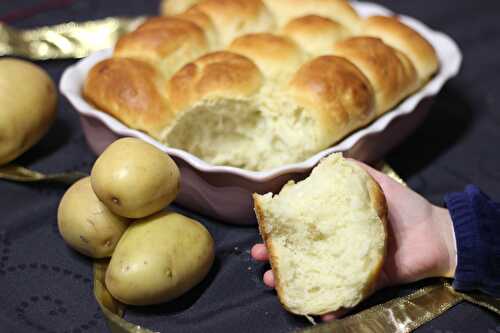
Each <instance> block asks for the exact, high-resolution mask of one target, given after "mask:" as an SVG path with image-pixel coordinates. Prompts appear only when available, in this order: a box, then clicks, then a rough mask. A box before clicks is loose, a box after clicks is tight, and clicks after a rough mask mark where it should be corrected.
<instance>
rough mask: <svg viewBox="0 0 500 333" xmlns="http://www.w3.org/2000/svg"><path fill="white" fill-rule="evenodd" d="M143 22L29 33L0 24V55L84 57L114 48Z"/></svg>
mask: <svg viewBox="0 0 500 333" xmlns="http://www.w3.org/2000/svg"><path fill="white" fill-rule="evenodd" d="M144 19H145V18H144V17H137V18H120V17H109V18H106V19H103V20H96V21H88V22H68V23H63V24H58V25H54V26H46V27H40V28H35V29H29V30H20V29H15V28H12V27H9V26H7V25H5V24H2V23H0V56H3V55H11V56H20V57H24V58H28V59H32V60H47V59H68V58H83V57H86V56H88V55H89V54H91V53H93V52H95V51H98V50H102V49H106V48H110V47H113V46H114V45H115V42H116V40H117V39H118V37H120V36H121V35H123V34H124V33H126V32H128V31H131V30H134V29H135V28H136V27H137V26H138V25H139V24H140V23H141V22H142V21H144Z"/></svg>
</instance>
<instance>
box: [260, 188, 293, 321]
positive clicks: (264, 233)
mask: <svg viewBox="0 0 500 333" xmlns="http://www.w3.org/2000/svg"><path fill="white" fill-rule="evenodd" d="M252 197H253V202H254V210H255V215H256V216H257V221H258V226H259V233H260V236H261V237H262V240H263V241H264V244H265V245H266V248H267V253H268V255H269V264H270V265H271V269H272V271H273V273H274V274H273V276H274V286H275V287H274V289H275V290H276V293H277V294H278V300H279V301H280V303H281V305H282V306H283V307H284V308H285V309H286V310H287V311H288V312H292V313H295V312H294V311H293V310H292V309H290V308H289V307H288V306H287V304H286V303H285V302H284V301H283V299H284V296H283V295H284V291H283V287H282V284H281V280H280V275H281V274H280V267H279V265H278V260H277V258H276V250H275V248H274V245H273V242H272V240H271V239H270V238H269V237H268V233H269V231H268V229H267V228H268V223H267V221H266V219H265V217H264V211H263V209H262V206H261V204H260V201H259V195H258V194H256V193H254V194H253V195H252ZM296 314H300V313H296Z"/></svg>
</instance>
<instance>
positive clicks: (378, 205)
mask: <svg viewBox="0 0 500 333" xmlns="http://www.w3.org/2000/svg"><path fill="white" fill-rule="evenodd" d="M357 167H358V168H360V167H359V166H357ZM360 169H361V168H360ZM362 171H363V172H365V173H366V171H364V170H362ZM366 174H367V176H368V177H369V185H368V186H369V187H368V193H369V195H370V201H371V204H372V206H373V207H374V208H375V210H376V212H377V215H378V217H379V218H380V221H381V223H382V225H383V227H384V236H385V238H384V253H383V255H382V259H381V260H380V262H379V264H378V267H377V268H376V269H375V271H374V273H373V275H372V277H371V279H370V282H369V283H368V284H367V286H366V288H365V290H363V297H364V298H366V297H368V296H370V295H371V294H372V293H373V292H374V291H375V288H376V287H377V283H378V280H379V278H380V274H381V273H382V270H383V267H384V264H385V257H386V254H387V244H388V232H389V230H388V224H389V220H388V208H387V201H386V199H385V195H384V192H383V190H382V188H381V187H380V185H379V184H378V183H377V182H376V181H375V179H373V177H372V176H370V175H369V174H368V173H366Z"/></svg>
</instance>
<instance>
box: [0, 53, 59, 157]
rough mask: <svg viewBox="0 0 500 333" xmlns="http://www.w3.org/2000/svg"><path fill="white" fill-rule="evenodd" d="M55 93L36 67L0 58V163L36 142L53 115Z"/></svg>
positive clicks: (53, 87) (20, 61)
mask: <svg viewBox="0 0 500 333" xmlns="http://www.w3.org/2000/svg"><path fill="white" fill-rule="evenodd" d="M56 104H57V92H56V88H55V86H54V83H53V82H52V80H51V78H50V77H49V76H48V75H47V73H45V71H44V70H43V69H41V68H40V67H38V66H36V65H34V64H32V63H30V62H27V61H24V60H17V59H12V58H4V59H0V165H2V164H5V163H8V162H10V161H12V160H14V159H15V158H17V157H18V156H19V155H21V154H22V153H24V152H25V151H26V150H28V149H29V148H31V146H33V145H34V144H35V143H37V142H38V140H40V139H41V138H42V136H44V135H45V133H46V132H47V131H48V129H49V127H50V125H51V124H52V122H53V120H54V118H55V115H56Z"/></svg>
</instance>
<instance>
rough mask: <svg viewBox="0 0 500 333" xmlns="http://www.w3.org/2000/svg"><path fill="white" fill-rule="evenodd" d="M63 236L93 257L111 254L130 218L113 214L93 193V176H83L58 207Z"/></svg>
mask: <svg viewBox="0 0 500 333" xmlns="http://www.w3.org/2000/svg"><path fill="white" fill-rule="evenodd" d="M57 225H58V227H59V232H60V233H61V236H62V237H63V239H64V240H65V241H66V243H68V245H69V246H71V247H72V248H73V249H75V250H76V251H78V252H80V253H82V254H84V255H87V256H89V257H92V258H104V257H109V256H111V254H112V253H113V250H114V249H115V246H116V244H117V243H118V240H119V239H120V237H121V236H122V234H123V233H124V232H125V230H126V229H127V227H128V219H126V218H124V217H121V216H117V215H115V214H113V213H112V212H111V211H110V210H109V209H108V208H107V207H106V206H105V205H104V204H103V203H102V202H101V201H99V199H98V198H97V196H96V195H95V194H94V191H92V186H91V185H90V177H85V178H83V179H80V180H79V181H77V182H76V183H75V184H73V185H72V186H71V187H70V188H69V189H68V191H66V193H65V194H64V196H63V198H62V199H61V202H60V203H59V209H58V211H57Z"/></svg>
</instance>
